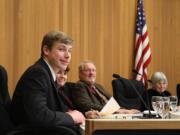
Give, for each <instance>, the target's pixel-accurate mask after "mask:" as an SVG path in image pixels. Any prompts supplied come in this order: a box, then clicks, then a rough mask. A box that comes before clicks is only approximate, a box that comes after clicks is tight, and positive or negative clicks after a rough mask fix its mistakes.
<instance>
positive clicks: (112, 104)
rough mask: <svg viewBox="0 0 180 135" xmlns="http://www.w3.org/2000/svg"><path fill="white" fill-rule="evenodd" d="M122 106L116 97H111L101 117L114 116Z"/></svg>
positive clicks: (101, 112)
mask: <svg viewBox="0 0 180 135" xmlns="http://www.w3.org/2000/svg"><path fill="white" fill-rule="evenodd" d="M119 109H120V106H119V104H118V103H117V101H116V100H115V99H114V97H111V98H110V99H109V101H108V102H107V103H106V105H105V106H104V107H103V109H102V110H101V111H100V115H109V114H113V113H114V112H115V111H117V110H119Z"/></svg>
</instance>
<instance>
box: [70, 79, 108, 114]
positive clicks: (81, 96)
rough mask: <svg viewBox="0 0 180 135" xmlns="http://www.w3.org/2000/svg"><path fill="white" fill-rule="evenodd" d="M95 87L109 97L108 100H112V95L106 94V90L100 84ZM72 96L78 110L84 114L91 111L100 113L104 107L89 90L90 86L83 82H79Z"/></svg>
mask: <svg viewBox="0 0 180 135" xmlns="http://www.w3.org/2000/svg"><path fill="white" fill-rule="evenodd" d="M95 87H96V89H98V90H99V92H101V94H103V95H104V96H105V97H107V98H108V99H109V98H110V95H109V94H108V93H106V91H105V89H104V88H103V87H102V86H101V85H100V84H97V83H96V84H95ZM72 95H73V102H74V103H75V106H76V108H78V109H79V110H80V111H81V112H83V113H85V112H87V111H89V110H91V109H94V110H98V111H100V110H101V109H102V108H103V106H104V105H102V104H101V102H100V101H99V99H98V98H97V97H96V96H95V95H94V94H92V92H91V91H90V90H89V86H88V84H86V83H85V82H83V81H79V82H77V84H76V86H75V90H73V91H72Z"/></svg>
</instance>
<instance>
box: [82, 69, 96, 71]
mask: <svg viewBox="0 0 180 135" xmlns="http://www.w3.org/2000/svg"><path fill="white" fill-rule="evenodd" d="M82 71H85V72H96V69H84V70H82Z"/></svg>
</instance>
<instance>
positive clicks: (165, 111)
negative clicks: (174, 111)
mask: <svg viewBox="0 0 180 135" xmlns="http://www.w3.org/2000/svg"><path fill="white" fill-rule="evenodd" d="M169 101H170V98H169V97H162V101H160V108H159V115H160V116H161V118H162V119H165V118H167V116H169V110H170V107H169Z"/></svg>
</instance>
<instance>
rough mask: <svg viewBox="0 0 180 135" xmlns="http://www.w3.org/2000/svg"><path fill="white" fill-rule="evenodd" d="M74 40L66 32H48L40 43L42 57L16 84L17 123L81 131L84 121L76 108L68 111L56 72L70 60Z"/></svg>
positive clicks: (13, 112) (15, 114) (14, 108)
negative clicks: (80, 127)
mask: <svg viewBox="0 0 180 135" xmlns="http://www.w3.org/2000/svg"><path fill="white" fill-rule="evenodd" d="M72 45H73V40H72V39H71V38H70V37H69V36H68V35H67V34H65V33H63V32H60V31H51V32H49V33H47V34H46V35H45V36H44V38H43V40H42V45H41V58H40V59H39V60H38V61H37V62H36V63H35V64H34V65H32V66H30V67H29V68H28V69H27V70H26V71H25V72H24V74H23V75H22V77H21V78H20V80H19V82H18V83H17V86H16V89H15V92H14V95H13V99H12V118H13V120H14V121H15V123H16V124H17V125H26V127H33V128H34V127H35V128H36V129H37V128H41V129H52V128H56V127H58V126H67V127H70V128H71V129H73V130H76V131H78V125H80V124H81V123H83V122H84V121H85V118H84V116H83V114H82V113H81V112H79V111H77V110H71V111H69V110H68V108H67V107H66V106H65V104H64V103H63V101H62V100H63V99H62V98H61V97H60V96H59V95H58V89H57V85H56V84H55V81H56V74H57V73H58V72H59V71H60V70H65V69H66V68H67V66H68V65H69V63H70V60H71V52H72V48H73V46H72Z"/></svg>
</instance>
